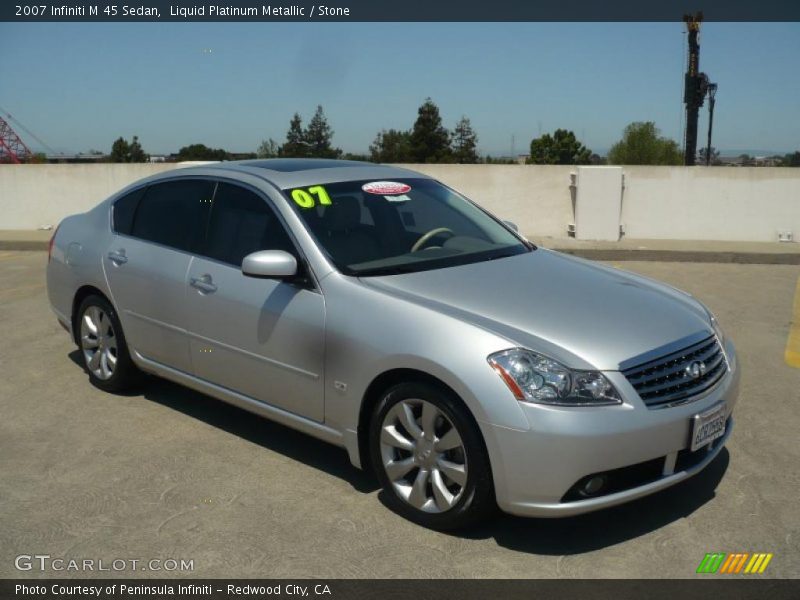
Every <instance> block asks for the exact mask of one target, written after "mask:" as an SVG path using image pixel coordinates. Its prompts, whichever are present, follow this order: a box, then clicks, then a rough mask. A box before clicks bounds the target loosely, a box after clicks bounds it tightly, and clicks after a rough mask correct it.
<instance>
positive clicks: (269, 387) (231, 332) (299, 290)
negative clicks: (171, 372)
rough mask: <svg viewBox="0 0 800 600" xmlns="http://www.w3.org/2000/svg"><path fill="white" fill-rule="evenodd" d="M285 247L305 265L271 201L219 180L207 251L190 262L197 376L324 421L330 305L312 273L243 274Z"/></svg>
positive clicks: (189, 301)
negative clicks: (254, 256)
mask: <svg viewBox="0 0 800 600" xmlns="http://www.w3.org/2000/svg"><path fill="white" fill-rule="evenodd" d="M275 249H277V250H285V251H287V252H289V253H291V254H293V255H295V256H296V257H298V263H299V264H301V265H302V264H303V261H302V260H301V257H300V254H299V253H298V251H297V248H296V246H295V244H294V243H293V241H292V239H291V238H290V236H289V234H288V233H287V230H286V228H285V226H284V224H283V222H282V221H281V220H280V219H279V217H278V216H277V213H276V212H275V211H274V210H273V208H272V207H271V206H270V205H269V204H268V201H267V199H266V198H265V197H264V196H262V195H261V194H260V193H257V192H255V191H254V190H252V189H250V188H246V187H243V186H240V185H235V184H231V183H226V182H220V183H219V184H218V186H217V191H216V194H215V196H214V201H213V204H212V206H211V214H210V216H209V226H208V233H207V237H206V242H205V246H204V249H203V252H202V253H203V256H198V257H195V258H194V259H193V260H192V263H191V265H190V267H189V287H188V295H187V299H186V306H187V308H188V315H189V321H190V325H189V327H190V349H191V358H192V363H193V365H194V372H195V374H196V376H197V377H200V378H202V379H204V380H206V381H209V382H212V383H214V384H217V385H220V386H223V387H225V388H228V389H231V390H234V391H236V392H239V393H241V394H244V395H246V396H249V397H250V398H253V399H256V400H258V401H261V402H265V403H268V404H271V405H273V406H277V407H280V408H282V409H285V410H288V411H290V412H292V413H295V414H298V415H302V416H304V417H307V418H310V419H313V420H316V421H320V422H321V421H322V420H323V418H324V402H323V358H324V347H323V344H324V327H325V302H324V299H323V297H322V295H321V294H320V292H319V291H318V290H317V289H316V288H315V287H314V285H313V284H312V283H310V279H309V278H305V279H302V278H300V279H295V280H294V281H283V280H279V279H264V278H255V277H248V276H245V275H244V274H242V271H241V265H242V259H243V258H244V257H245V256H246V255H247V254H250V253H251V252H255V251H258V250H275Z"/></svg>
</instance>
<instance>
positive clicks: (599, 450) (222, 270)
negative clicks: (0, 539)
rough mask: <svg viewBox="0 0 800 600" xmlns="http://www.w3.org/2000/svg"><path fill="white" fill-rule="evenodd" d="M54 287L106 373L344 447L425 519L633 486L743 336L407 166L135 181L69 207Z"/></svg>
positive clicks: (402, 505)
mask: <svg viewBox="0 0 800 600" xmlns="http://www.w3.org/2000/svg"><path fill="white" fill-rule="evenodd" d="M47 290H48V296H49V300H50V304H51V306H52V308H53V310H54V312H55V314H56V317H57V318H58V321H59V322H60V323H61V324H62V325H63V327H64V328H65V329H66V330H67V331H68V332H69V334H70V336H71V337H72V339H73V340H74V342H75V344H77V346H78V349H79V352H80V355H81V357H82V360H83V363H84V366H85V368H86V371H87V372H88V375H89V379H90V381H91V382H92V383H93V384H94V385H95V386H97V387H98V388H100V389H103V390H106V391H108V392H120V391H122V390H124V389H127V388H129V387H131V386H137V385H146V377H143V374H144V373H147V374H151V375H156V376H159V377H163V378H166V379H169V380H172V381H174V382H178V383H180V384H183V385H185V386H188V387H190V388H192V389H194V390H197V391H199V392H202V393H204V394H208V395H210V396H213V397H215V398H218V399H219V400H222V401H225V402H228V403H231V404H234V405H236V406H239V407H241V408H243V409H246V410H248V411H251V412H253V413H255V414H256V415H259V416H261V417H265V418H267V419H271V420H273V421H277V422H279V423H282V424H284V425H287V426H289V427H293V428H295V429H298V430H300V431H302V432H305V433H307V434H309V435H312V436H315V437H317V438H320V439H322V440H325V441H327V442H329V443H331V444H335V445H337V446H340V447H343V448H344V449H346V451H347V453H348V455H349V458H350V461H352V463H353V464H354V465H356V466H357V467H360V468H363V469H368V470H371V471H374V473H375V475H376V477H377V479H378V480H379V482H380V484H381V485H382V487H383V488H384V490H385V497H386V502H387V504H388V505H389V506H390V507H391V508H392V509H393V510H395V511H397V512H398V513H400V514H401V515H403V516H405V517H406V518H408V519H411V520H412V521H415V522H417V523H419V524H421V525H424V526H426V527H431V528H435V529H454V528H459V527H464V526H466V525H468V524H470V523H473V522H475V521H477V520H479V519H481V518H485V517H486V516H488V515H489V514H490V513H491V512H492V511H493V510H494V509H496V508H497V507H499V508H500V509H501V510H503V511H505V512H508V513H511V514H514V515H522V516H535V517H562V516H568V515H575V514H580V513H584V512H589V511H593V510H597V509H602V508H605V507H609V506H614V505H617V504H621V503H624V502H628V501H631V500H634V499H637V498H640V497H642V496H645V495H647V494H651V493H653V492H656V491H659V490H662V489H664V488H667V487H669V486H671V485H673V484H676V483H678V482H680V481H683V480H685V479H687V478H689V477H691V476H693V475H695V474H697V473H698V472H700V471H701V470H702V469H703V468H705V467H706V466H707V465H708V464H709V463H710V462H711V461H713V460H714V458H715V457H716V456H717V455H718V454H719V452H720V451H721V450H722V448H723V445H724V444H725V443H726V441H727V439H728V437H729V436H730V435H731V431H732V429H733V418H732V416H731V415H732V412H733V408H734V404H735V403H736V399H737V395H738V387H739V368H738V365H737V359H736V353H735V350H734V346H733V343H732V341H731V340H730V338H728V337H726V335H725V334H724V332H723V330H722V329H721V327H720V325H719V323H718V322H717V320H716V319H715V318H714V315H712V314H711V312H710V311H709V310H708V308H706V307H705V306H704V305H703V304H702V303H701V302H699V301H698V300H696V299H695V298H693V297H692V296H690V295H689V294H687V293H685V292H682V291H680V290H677V289H675V288H673V287H671V286H668V285H666V284H662V283H659V282H657V281H654V280H651V279H647V278H644V277H641V276H637V275H633V274H631V273H627V272H625V271H622V270H619V269H614V268H611V267H606V266H603V265H600V264H596V263H592V262H589V261H586V260H582V259H579V258H575V257H571V256H568V255H565V254H560V253H558V252H554V251H550V250H547V249H544V248H541V247H537V246H536V245H535V244H533V243H531V242H529V241H528V240H526V239H525V238H524V237H522V236H521V235H519V234H518V233H517V231H516V226H514V225H513V224H511V223H507V222H503V221H501V220H499V219H498V218H497V217H495V216H493V215H492V214H490V213H488V212H487V211H485V210H484V209H482V208H481V207H480V206H479V205H478V204H476V203H473V202H472V201H470V200H468V199H467V198H465V197H464V196H462V195H461V194H460V193H458V192H456V191H454V190H453V189H451V188H449V187H448V186H446V185H444V184H442V183H441V182H439V181H437V180H435V179H432V178H430V177H427V176H425V175H422V174H420V173H417V172H414V171H410V170H407V169H401V168H395V167H390V166H382V165H374V164H369V163H361V162H351V161H336V160H317V159H305V160H300V159H298V160H294V159H273V160H250V161H235V162H224V163H214V164H206V165H202V166H193V167H188V168H178V169H174V170H171V171H168V172H164V173H161V174H158V175H155V176H152V177H148V178H146V179H142V180H140V181H138V182H136V183H134V184H132V185H130V186H128V187H127V188H125V189H123V190H121V191H120V192H118V193H116V194H114V195H113V196H111V197H110V198H108V199H107V200H105V201H103V202H101V203H100V204H99V205H97V206H96V207H95V208H93V209H92V210H90V211H88V212H86V213H84V214H79V215H73V216H70V217H67V218H66V219H64V220H63V221H62V222H61V224H60V225H59V226H58V228H57V230H56V231H55V233H54V234H53V238H52V240H51V242H50V249H49V257H48V266H47ZM254 418H256V417H254ZM667 493H669V492H667Z"/></svg>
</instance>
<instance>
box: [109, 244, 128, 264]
mask: <svg viewBox="0 0 800 600" xmlns="http://www.w3.org/2000/svg"><path fill="white" fill-rule="evenodd" d="M108 260H110V261H111V262H113V263H114V264H115V265H122V264H125V263H126V262H128V257H127V256H125V250H124V249H122V248H120V249H119V250H112V251H111V252H109V253H108Z"/></svg>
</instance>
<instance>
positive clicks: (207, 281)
mask: <svg viewBox="0 0 800 600" xmlns="http://www.w3.org/2000/svg"><path fill="white" fill-rule="evenodd" d="M189 284H190V285H191V286H192V287H193V288H197V289H198V290H200V291H201V292H203V293H204V294H211V293H213V292H216V291H217V286H216V285H214V284H213V283H212V282H211V275H209V274H208V273H206V274H205V275H203V276H201V277H192V278H191V279H190V280H189Z"/></svg>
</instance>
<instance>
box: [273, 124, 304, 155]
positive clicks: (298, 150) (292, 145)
mask: <svg viewBox="0 0 800 600" xmlns="http://www.w3.org/2000/svg"><path fill="white" fill-rule="evenodd" d="M279 154H280V155H281V156H283V157H286V158H305V157H307V156H308V145H307V144H306V135H305V132H304V131H303V119H301V118H300V115H299V114H298V113H294V116H293V117H292V120H291V121H289V131H287V132H286V141H285V142H284V143H283V146H281V148H280V151H279Z"/></svg>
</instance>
